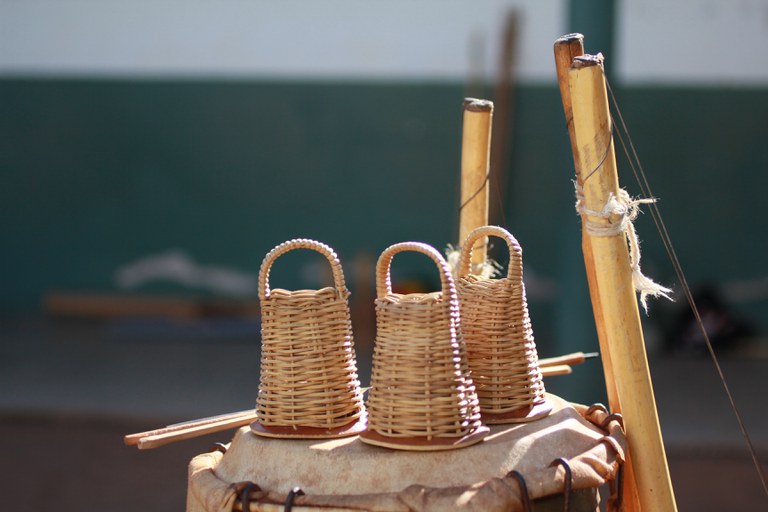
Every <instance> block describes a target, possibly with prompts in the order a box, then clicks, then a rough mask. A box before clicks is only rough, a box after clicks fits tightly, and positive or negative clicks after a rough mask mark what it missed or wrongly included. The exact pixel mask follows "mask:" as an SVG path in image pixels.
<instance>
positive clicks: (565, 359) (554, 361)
mask: <svg viewBox="0 0 768 512" xmlns="http://www.w3.org/2000/svg"><path fill="white" fill-rule="evenodd" d="M598 356H599V354H598V353H597V352H590V353H587V354H585V353H584V352H573V353H571V354H563V355H562V356H557V357H545V358H544V359H539V366H540V367H541V368H544V367H547V366H558V365H561V364H566V365H574V364H581V363H583V362H584V361H586V360H587V359H591V358H593V357H598Z"/></svg>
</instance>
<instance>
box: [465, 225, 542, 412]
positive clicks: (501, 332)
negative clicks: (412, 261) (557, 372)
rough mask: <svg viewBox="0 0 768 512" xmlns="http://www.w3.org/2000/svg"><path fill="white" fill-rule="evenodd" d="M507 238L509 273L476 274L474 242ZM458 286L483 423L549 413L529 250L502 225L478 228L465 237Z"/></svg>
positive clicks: (469, 358) (470, 363) (469, 356)
mask: <svg viewBox="0 0 768 512" xmlns="http://www.w3.org/2000/svg"><path fill="white" fill-rule="evenodd" d="M488 236H495V237H499V238H501V239H503V240H504V241H505V242H506V243H507V247H508V249H509V266H508V269H507V275H506V277H503V278H499V279H490V278H485V277H481V276H477V275H474V274H472V273H471V270H470V261H471V256H472V248H473V246H474V245H475V244H476V243H477V242H478V241H479V240H480V239H481V238H484V237H488ZM456 288H457V290H458V294H459V300H460V303H461V329H462V336H463V338H464V342H465V343H466V349H467V357H468V360H469V367H470V369H471V370H472V378H473V379H474V382H475V386H476V387H477V394H478V397H479V399H480V410H481V412H482V417H483V421H484V422H486V423H488V424H494V423H514V422H523V421H530V420H534V419H536V418H540V417H542V416H545V415H547V414H549V412H550V411H551V410H552V407H551V405H550V404H549V403H548V402H547V400H546V399H545V396H544V383H543V382H542V378H541V370H540V369H539V359H538V354H537V352H536V344H535V343H534V340H533V330H532V328H531V321H530V317H529V315H528V304H527V303H526V298H525V285H524V284H523V251H522V249H521V248H520V244H518V242H517V240H516V239H515V237H514V236H512V234H510V233H509V232H508V231H507V230H505V229H503V228H500V227H497V226H484V227H480V228H477V229H475V230H474V231H472V232H471V233H470V234H469V235H468V236H467V239H466V240H465V241H464V245H463V246H462V249H461V255H460V257H459V268H458V277H457V280H456Z"/></svg>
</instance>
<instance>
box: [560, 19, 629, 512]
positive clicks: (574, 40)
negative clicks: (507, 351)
mask: <svg viewBox="0 0 768 512" xmlns="http://www.w3.org/2000/svg"><path fill="white" fill-rule="evenodd" d="M582 55H584V36H583V35H581V34H567V35H564V36H562V37H560V38H558V39H557V41H555V67H556V69H557V83H558V85H559V87H560V96H561V98H562V101H563V111H564V113H565V123H566V126H567V128H568V137H569V139H570V141H571V153H572V154H573V163H574V168H575V169H576V177H577V180H578V179H580V178H579V177H580V176H581V175H582V167H581V160H580V157H579V147H578V145H577V143H576V136H575V134H574V125H573V107H572V100H571V91H570V87H569V85H568V73H569V71H570V69H571V65H572V63H573V61H574V59H575V58H577V57H581V56H582ZM587 172H589V171H587ZM584 220H585V219H583V218H582V232H583V231H584ZM581 248H582V253H583V255H584V266H585V268H586V271H587V281H588V283H589V295H590V300H591V302H592V304H593V305H594V304H598V303H599V301H600V297H599V295H598V294H597V287H596V286H595V285H594V284H593V283H595V282H596V276H595V265H594V257H593V255H592V246H591V244H589V243H586V240H584V239H582V246H581ZM601 311H602V309H601V308H596V307H594V306H593V312H594V315H595V327H596V330H597V337H598V340H599V342H600V352H601V353H602V357H601V358H600V359H601V361H602V364H603V377H604V379H605V390H606V395H607V397H608V407H609V409H610V410H611V412H615V413H619V414H621V404H620V403H619V395H618V392H617V390H616V383H615V381H614V371H613V365H612V363H611V353H610V346H609V344H608V343H607V341H606V340H607V338H608V334H607V333H606V331H605V322H604V321H603V320H602V319H601V318H598V315H599V314H600V312H601ZM631 457H632V456H631V454H627V460H626V464H625V474H624V492H623V501H624V502H623V504H622V509H623V510H624V511H625V512H635V511H638V510H640V501H639V497H638V495H637V482H636V480H635V473H634V469H633V467H632V458H631Z"/></svg>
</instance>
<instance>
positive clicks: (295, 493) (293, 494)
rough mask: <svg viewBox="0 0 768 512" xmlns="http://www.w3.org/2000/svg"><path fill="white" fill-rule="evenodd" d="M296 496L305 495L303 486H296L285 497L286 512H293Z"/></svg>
mask: <svg viewBox="0 0 768 512" xmlns="http://www.w3.org/2000/svg"><path fill="white" fill-rule="evenodd" d="M296 496H304V491H302V490H301V487H294V488H293V489H291V492H289V493H288V497H286V498H285V507H284V508H283V511H284V512H291V510H293V500H295V499H296Z"/></svg>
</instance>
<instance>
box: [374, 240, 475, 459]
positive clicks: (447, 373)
mask: <svg viewBox="0 0 768 512" xmlns="http://www.w3.org/2000/svg"><path fill="white" fill-rule="evenodd" d="M403 251H415V252H418V253H422V254H425V255H427V256H428V257H430V258H431V259H432V260H433V261H434V262H435V264H436V265H437V267H438V270H439V272H440V281H441V290H440V291H439V292H433V293H426V294H425V293H411V294H397V293H393V292H392V284H391V278H390V266H391V263H392V258H393V257H394V256H395V254H397V253H400V252H403ZM376 294H377V298H376V344H375V347H374V353H373V369H372V374H371V389H370V391H369V394H368V401H367V409H368V429H367V430H366V431H365V432H363V433H362V434H360V439H361V440H362V441H363V442H366V443H369V444H374V445H378V446H385V447H388V448H397V449H404V450H424V451H426V450H447V449H452V448H461V447H463V446H469V445H471V444H474V443H476V442H478V441H481V440H482V439H483V437H485V435H486V434H487V433H488V427H486V426H484V425H483V424H482V422H481V420H480V409H479V404H478V400H477V394H476V393H475V386H474V384H473V383H472V378H471V376H470V375H469V370H468V365H467V360H466V354H465V351H464V348H463V346H462V345H461V342H460V339H459V303H458V299H457V296H456V289H455V287H454V283H453V277H452V276H451V272H450V269H449V267H448V264H447V263H446V261H445V259H443V257H442V256H441V255H440V253H439V252H437V251H436V250H435V249H434V248H432V247H430V246H429V245H426V244H423V243H419V242H403V243H399V244H395V245H393V246H391V247H389V248H388V249H386V250H385V251H384V252H383V253H382V254H381V256H380V257H379V261H378V263H377V266H376Z"/></svg>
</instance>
